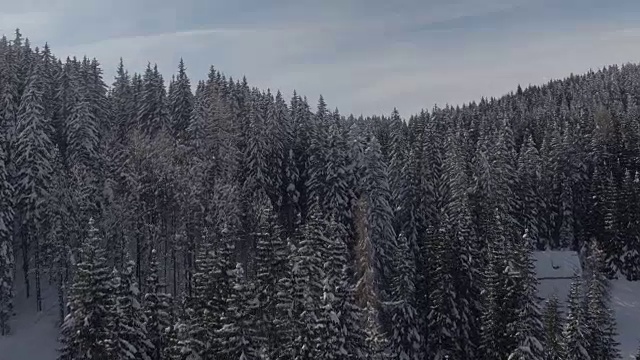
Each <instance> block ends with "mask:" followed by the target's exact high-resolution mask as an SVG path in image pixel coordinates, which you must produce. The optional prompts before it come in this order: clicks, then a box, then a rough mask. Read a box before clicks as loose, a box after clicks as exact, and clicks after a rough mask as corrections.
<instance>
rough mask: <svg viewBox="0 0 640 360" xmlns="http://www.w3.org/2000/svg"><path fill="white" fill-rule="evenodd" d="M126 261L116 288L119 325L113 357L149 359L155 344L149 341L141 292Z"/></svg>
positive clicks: (132, 265)
mask: <svg viewBox="0 0 640 360" xmlns="http://www.w3.org/2000/svg"><path fill="white" fill-rule="evenodd" d="M134 268H135V264H134V263H133V262H132V261H127V262H126V264H125V267H124V269H123V271H122V272H121V273H120V274H119V277H118V284H117V288H116V304H115V309H116V314H117V315H116V317H117V319H116V324H117V327H116V328H115V329H114V332H115V334H114V336H115V337H116V342H115V344H114V345H115V346H114V349H113V351H114V356H115V357H116V358H117V359H145V360H147V359H150V354H152V353H153V344H151V342H150V341H149V339H148V334H147V329H146V327H145V322H146V319H145V314H144V312H143V309H142V306H141V304H140V301H139V299H140V290H139V289H138V284H137V282H136V278H135V274H134V273H133V269H134Z"/></svg>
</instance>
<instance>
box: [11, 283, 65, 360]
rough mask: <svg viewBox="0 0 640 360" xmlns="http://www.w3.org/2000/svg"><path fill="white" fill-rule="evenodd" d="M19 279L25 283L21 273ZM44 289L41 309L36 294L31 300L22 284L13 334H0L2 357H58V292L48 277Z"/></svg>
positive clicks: (41, 359)
mask: <svg viewBox="0 0 640 360" xmlns="http://www.w3.org/2000/svg"><path fill="white" fill-rule="evenodd" d="M16 280H17V282H18V283H20V282H21V281H20V278H19V275H18V279H16ZM32 290H33V289H32ZM42 291H43V294H42V295H43V304H42V308H43V311H42V312H37V311H36V301H35V297H33V296H32V297H30V298H29V299H27V298H26V291H25V289H24V287H23V286H19V287H18V289H17V293H16V299H15V302H14V304H15V312H16V316H14V317H13V318H12V320H11V328H12V334H11V335H9V336H0V360H55V359H56V358H57V356H58V354H57V348H58V347H59V343H58V340H57V339H58V336H59V328H58V325H57V323H56V322H57V314H56V311H57V300H56V291H55V287H54V286H48V284H47V283H46V279H43V284H42ZM32 295H33V294H32Z"/></svg>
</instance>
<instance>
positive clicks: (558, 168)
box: [0, 32, 640, 360]
mask: <svg viewBox="0 0 640 360" xmlns="http://www.w3.org/2000/svg"><path fill="white" fill-rule="evenodd" d="M185 69H186V66H185V64H184V63H183V62H182V61H181V62H180V66H179V68H178V71H177V73H176V74H175V75H174V76H172V77H171V81H170V82H169V86H168V88H165V81H164V78H163V75H162V74H161V73H160V71H159V69H158V68H157V67H155V66H151V65H149V66H148V67H147V69H146V70H145V71H144V72H143V73H142V74H131V73H128V72H127V70H126V68H125V66H124V64H123V63H121V64H120V66H119V67H118V69H117V70H118V71H117V75H116V77H115V79H106V80H105V79H103V78H102V70H101V67H100V64H99V63H98V61H97V60H96V59H88V58H84V59H75V58H74V59H58V58H56V57H55V56H54V55H53V54H52V52H51V50H50V49H49V47H48V46H45V47H43V48H41V49H38V48H35V49H34V48H32V46H31V45H30V44H29V42H28V40H26V39H24V38H23V37H22V35H21V34H20V33H19V32H17V33H16V36H15V38H14V39H13V40H11V41H9V40H7V38H2V39H1V40H0V143H1V144H2V146H1V147H0V276H1V277H2V279H1V280H2V281H0V284H1V286H0V329H2V333H3V334H4V333H6V332H10V331H11V329H10V328H9V326H8V325H9V323H10V322H8V320H9V319H10V318H11V314H12V299H13V289H15V283H16V282H23V281H24V282H26V284H24V288H25V290H26V296H27V297H28V298H29V299H32V300H31V301H33V306H34V307H35V308H36V309H37V310H41V307H42V294H41V292H42V291H41V288H42V284H43V282H45V281H46V282H51V283H53V284H56V287H57V289H58V297H59V310H58V312H59V316H60V320H61V321H62V319H63V318H65V317H66V320H65V321H64V325H63V329H62V346H63V348H62V351H61V358H63V359H75V358H84V357H87V356H89V355H87V354H92V355H91V356H93V357H92V358H94V359H98V358H100V356H105V354H108V356H109V359H113V358H114V356H116V357H117V358H118V359H120V358H122V359H125V358H151V359H181V358H183V357H182V356H184V355H185V354H190V356H192V358H193V359H197V358H203V359H210V358H240V356H241V355H243V356H245V358H246V359H258V358H260V359H264V358H267V357H269V358H271V359H275V358H279V359H293V358H296V359H310V358H313V359H333V358H345V357H343V356H346V358H349V359H365V358H371V356H384V357H387V358H391V359H411V360H417V359H424V358H425V356H426V355H425V354H427V355H428V358H437V359H440V358H443V357H444V356H445V355H447V356H449V357H450V358H451V359H479V358H482V359H499V358H500V359H503V358H506V357H508V356H509V355H510V354H512V355H513V354H515V355H514V356H525V355H523V354H524V353H525V352H533V353H535V354H534V355H535V356H538V355H539V356H542V355H541V354H542V353H543V352H544V353H545V354H546V353H548V352H559V351H564V354H570V353H575V352H576V351H582V349H583V348H584V351H586V352H588V353H591V354H598V357H597V358H598V359H608V358H613V357H607V356H609V355H603V354H614V353H615V344H614V343H613V342H608V339H612V338H613V335H614V333H615V322H612V320H611V316H610V315H611V314H610V311H609V310H610V309H609V307H608V306H609V304H608V300H607V296H606V289H607V286H606V283H607V279H606V277H605V276H604V275H609V276H624V277H627V278H629V279H631V280H637V279H638V278H639V277H640V255H639V251H640V221H639V220H640V208H639V207H640V201H639V200H640V186H639V185H638V181H639V175H638V170H640V160H639V158H638V154H639V151H640V149H639V142H638V139H639V137H640V126H639V125H640V117H639V116H640V111H639V104H640V67H638V65H631V64H630V65H624V66H622V67H618V66H612V67H609V68H606V69H602V70H599V71H597V72H589V73H587V74H585V75H580V76H570V77H569V78H567V79H564V80H559V81H552V82H550V83H549V84H547V85H544V86H533V87H529V88H526V89H524V90H522V89H521V88H519V87H518V89H517V91H516V92H515V93H512V94H508V95H506V96H504V97H502V98H500V99H483V100H481V101H479V102H478V103H471V104H467V105H464V106H462V107H455V108H453V107H445V108H434V109H432V110H431V111H424V112H422V113H420V114H417V115H414V116H410V117H409V118H408V119H407V120H406V121H405V120H403V119H402V118H401V117H400V116H399V113H398V111H396V110H393V111H392V112H391V114H390V116H376V117H368V118H362V117H360V118H356V117H353V116H343V115H341V114H340V113H339V112H338V111H337V110H335V111H332V110H330V107H329V106H328V105H327V104H326V103H325V101H324V99H323V98H322V97H321V98H320V99H319V100H318V102H317V110H316V111H315V112H312V111H311V110H310V106H309V103H308V101H307V99H306V98H305V97H302V96H300V95H298V94H294V95H293V97H292V98H291V99H284V98H283V96H282V95H281V94H280V92H277V93H275V94H274V93H272V92H270V91H263V90H260V89H256V88H253V87H251V86H250V85H249V84H248V83H247V81H246V79H242V81H236V80H234V79H232V78H230V77H229V78H227V77H226V76H225V75H223V74H222V73H221V72H220V71H218V70H216V69H215V68H213V67H212V68H211V70H210V72H209V75H208V78H207V79H206V80H201V81H198V82H197V83H195V86H194V88H195V92H192V83H191V80H190V79H189V78H188V77H187V75H186V72H185ZM427 81H428V79H427ZM107 83H109V84H110V85H107ZM535 248H538V249H544V248H548V249H561V248H573V249H579V248H582V249H585V251H584V253H585V254H587V255H588V264H589V266H590V270H589V271H588V272H587V273H588V274H591V275H589V276H590V277H588V278H587V279H585V281H586V282H585V283H584V284H583V283H582V282H580V281H576V282H575V284H574V285H575V286H574V289H573V290H572V294H573V295H572V296H573V304H578V303H579V302H580V299H578V298H579V297H580V296H584V294H586V296H587V297H586V298H585V301H587V299H589V301H588V302H589V306H590V307H589V311H590V314H591V315H589V314H582V313H579V312H580V311H581V310H580V309H581V307H577V306H574V307H573V308H571V307H570V308H571V309H573V310H572V311H573V312H572V313H571V314H573V315H571V314H570V315H571V316H570V317H569V320H571V321H573V322H571V323H568V325H567V326H565V327H562V326H556V325H557V324H556V323H546V324H545V329H546V330H547V331H546V333H543V330H544V329H543V328H542V320H543V318H542V315H541V312H542V310H541V304H539V303H538V302H537V298H536V296H535V285H536V279H535V274H533V272H532V267H533V266H532V263H531V261H532V259H531V252H532V251H533V250H534V249H535ZM587 249H588V251H586V250H587ZM16 257H20V258H21V261H16ZM16 263H19V264H21V266H20V269H16V268H15V267H16V265H15V264H16ZM26 274H33V275H34V276H33V277H30V276H25V275H26ZM30 279H31V280H30ZM21 288H22V287H21ZM67 304H68V306H67ZM549 311H551V312H552V309H551V310H549ZM551 318H552V317H549V319H551ZM545 319H547V318H545ZM545 321H546V320H545ZM554 324H556V325H554ZM505 329H506V330H505ZM560 331H563V332H564V333H563V335H562V336H561V335H560V333H559V332H560ZM578 333H579V334H578ZM544 334H547V335H544ZM549 334H556V335H557V337H553V336H551V337H549ZM576 334H577V335H576ZM578 335H579V336H578ZM96 337H98V338H100V339H105V340H104V341H95V338H96ZM561 337H562V338H564V339H573V340H575V341H573V340H572V341H573V342H570V343H569V342H564V343H562V344H561V343H560V342H559V340H558V339H560V338H561ZM532 339H534V340H535V342H532V341H533V340H532ZM576 339H577V340H576ZM580 339H587V340H588V341H587V340H585V341H587V342H585V343H584V344H582V343H579V342H580ZM532 344H533V345H532ZM536 344H539V346H538V345H536ZM576 349H577V350H576ZM114 354H117V355H114ZM556 355H558V354H556ZM558 356H559V355H558ZM594 356H595V355H594ZM611 356H613V355H611ZM517 358H522V357H517ZM527 358H531V357H527ZM534 358H535V357H534Z"/></svg>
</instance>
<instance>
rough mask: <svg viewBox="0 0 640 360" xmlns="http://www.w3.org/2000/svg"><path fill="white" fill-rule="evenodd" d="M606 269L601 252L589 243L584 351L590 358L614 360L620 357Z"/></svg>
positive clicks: (595, 245)
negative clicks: (585, 344)
mask: <svg viewBox="0 0 640 360" xmlns="http://www.w3.org/2000/svg"><path fill="white" fill-rule="evenodd" d="M605 267H606V263H605V258H604V254H603V252H602V250H600V249H599V248H598V245H597V243H596V242H594V243H592V245H591V249H590V256H589V260H588V269H587V273H588V275H589V277H588V282H587V292H586V300H585V301H586V311H587V313H586V325H587V342H588V347H587V352H588V353H589V356H591V358H592V359H602V360H609V359H617V358H619V357H620V350H619V349H618V347H619V343H618V342H617V340H616V337H617V332H616V321H615V313H614V312H613V310H612V309H611V305H610V302H611V299H610V291H611V290H610V288H611V285H610V283H609V280H608V279H607V278H606V275H605V274H604V272H603V270H604V269H605Z"/></svg>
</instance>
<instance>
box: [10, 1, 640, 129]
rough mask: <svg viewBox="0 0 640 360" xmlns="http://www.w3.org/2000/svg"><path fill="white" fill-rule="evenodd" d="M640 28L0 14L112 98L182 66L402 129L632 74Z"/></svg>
mask: <svg viewBox="0 0 640 360" xmlns="http://www.w3.org/2000/svg"><path fill="white" fill-rule="evenodd" d="M638 20H640V1H637V0H449V1H447V0H422V1H418V0H406V1H394V0H320V1H318V0H315V1H308V0H226V1H223V0H181V1H170V0H114V1H91V0H20V1H16V0H11V1H9V0H0V32H2V33H12V32H13V29H14V28H15V27H20V28H21V29H22V32H23V34H25V35H26V36H28V37H29V38H30V39H31V40H32V43H33V44H34V45H42V44H43V43H44V42H45V41H48V42H49V43H50V45H51V46H52V48H53V51H54V52H55V53H56V54H57V55H58V56H66V55H77V56H82V55H84V54H86V55H88V56H90V57H97V58H98V59H99V60H100V61H101V63H102V64H103V67H104V69H105V79H106V81H107V83H109V84H110V83H111V82H112V79H113V73H114V69H115V66H116V64H117V62H118V59H119V57H120V56H122V57H123V58H124V61H125V64H126V65H127V67H128V68H129V69H130V70H132V71H141V70H142V69H143V68H144V66H145V65H146V63H147V61H151V62H152V63H153V62H156V63H158V66H159V68H160V70H161V71H162V72H163V73H164V74H165V77H167V78H169V77H170V74H171V73H173V72H174V71H175V68H176V67H177V63H178V60H179V58H180V57H183V58H184V59H185V62H186V64H187V67H188V71H189V75H190V76H191V78H192V80H196V79H200V78H203V77H205V76H206V73H207V70H208V68H209V66H210V65H211V64H213V65H215V66H216V68H218V69H220V70H222V71H223V72H224V73H225V74H227V75H228V76H229V75H231V76H233V77H234V78H239V77H241V76H242V75H246V76H247V78H248V80H249V82H250V84H251V85H255V86H258V87H260V88H263V89H266V88H271V89H280V90H282V91H283V92H284V93H285V94H287V95H289V94H291V92H292V90H294V89H296V90H298V92H299V93H300V94H303V95H306V96H308V97H309V98H310V99H311V100H312V102H313V103H315V101H316V99H317V97H318V95H319V94H320V93H322V94H323V95H324V96H325V98H326V99H327V102H328V103H329V104H330V105H331V106H332V107H335V106H337V107H338V108H339V109H340V110H341V112H343V113H351V112H353V113H356V114H360V113H364V114H379V113H389V112H390V111H391V109H392V108H393V107H394V106H397V107H398V108H399V109H400V111H401V114H402V115H404V116H408V115H410V114H412V113H416V112H418V111H419V110H420V109H421V108H427V109H428V108H431V107H432V106H433V105H434V104H436V103H437V104H438V105H441V106H442V105H444V104H446V103H450V104H461V103H463V102H467V101H469V100H477V99H479V98H480V97H481V96H499V95H501V94H503V93H506V92H508V91H510V90H513V89H514V88H515V87H516V85H517V84H518V83H520V84H523V85H527V84H530V83H531V84H540V83H544V82H545V81H547V80H548V79H550V78H557V77H564V76H565V75H568V74H569V73H571V72H574V73H582V72H585V71H587V70H589V69H590V68H598V67H601V66H604V65H607V64H612V63H625V62H637V61H640V22H638Z"/></svg>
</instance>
